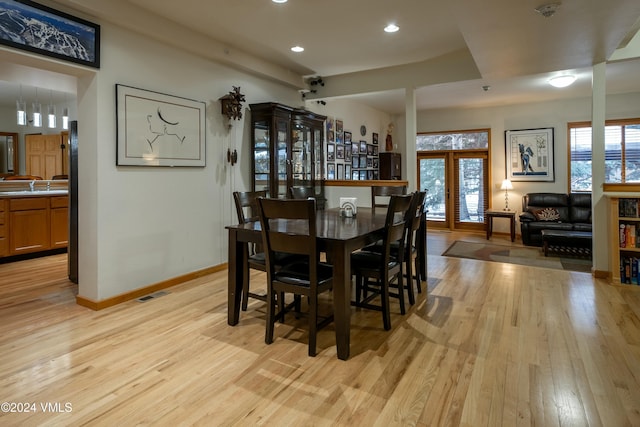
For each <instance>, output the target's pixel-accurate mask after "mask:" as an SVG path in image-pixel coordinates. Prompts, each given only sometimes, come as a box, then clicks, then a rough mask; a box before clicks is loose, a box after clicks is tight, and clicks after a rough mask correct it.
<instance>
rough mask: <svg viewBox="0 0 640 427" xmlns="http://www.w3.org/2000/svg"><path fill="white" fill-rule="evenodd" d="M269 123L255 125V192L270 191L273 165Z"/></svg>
mask: <svg viewBox="0 0 640 427" xmlns="http://www.w3.org/2000/svg"><path fill="white" fill-rule="evenodd" d="M269 134H270V132H269V121H268V120H261V121H258V122H256V123H255V124H254V141H253V158H254V175H253V188H255V191H262V190H267V191H268V190H269V176H270V170H271V168H270V164H271V156H270V154H269V153H270V149H271V141H270V137H269Z"/></svg>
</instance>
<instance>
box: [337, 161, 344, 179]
mask: <svg viewBox="0 0 640 427" xmlns="http://www.w3.org/2000/svg"><path fill="white" fill-rule="evenodd" d="M337 167H338V179H344V164H343V163H338V164H337Z"/></svg>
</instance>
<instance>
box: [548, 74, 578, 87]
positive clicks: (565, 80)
mask: <svg viewBox="0 0 640 427" xmlns="http://www.w3.org/2000/svg"><path fill="white" fill-rule="evenodd" d="M575 81H576V76H573V75H570V74H563V75H561V76H556V77H552V78H550V79H549V84H550V85H551V86H553V87H567V86H569V85H570V84H572V83H573V82H575Z"/></svg>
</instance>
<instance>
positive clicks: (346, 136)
mask: <svg viewBox="0 0 640 427" xmlns="http://www.w3.org/2000/svg"><path fill="white" fill-rule="evenodd" d="M344 143H345V144H351V132H347V131H346V130H345V131H344Z"/></svg>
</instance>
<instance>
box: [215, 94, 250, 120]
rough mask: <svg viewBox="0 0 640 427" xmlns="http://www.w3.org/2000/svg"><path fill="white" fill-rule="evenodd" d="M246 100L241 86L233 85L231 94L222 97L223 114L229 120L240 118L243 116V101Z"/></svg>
mask: <svg viewBox="0 0 640 427" xmlns="http://www.w3.org/2000/svg"><path fill="white" fill-rule="evenodd" d="M243 102H245V99H244V95H243V94H241V93H240V86H233V90H232V91H231V92H229V94H227V95H225V96H223V97H222V98H220V103H221V104H222V114H224V115H225V116H227V118H228V119H229V120H240V119H241V118H242V103H243Z"/></svg>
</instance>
